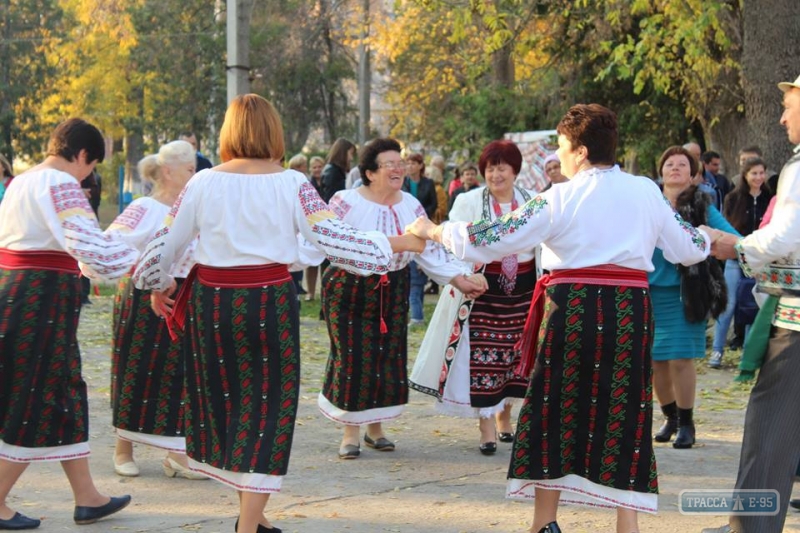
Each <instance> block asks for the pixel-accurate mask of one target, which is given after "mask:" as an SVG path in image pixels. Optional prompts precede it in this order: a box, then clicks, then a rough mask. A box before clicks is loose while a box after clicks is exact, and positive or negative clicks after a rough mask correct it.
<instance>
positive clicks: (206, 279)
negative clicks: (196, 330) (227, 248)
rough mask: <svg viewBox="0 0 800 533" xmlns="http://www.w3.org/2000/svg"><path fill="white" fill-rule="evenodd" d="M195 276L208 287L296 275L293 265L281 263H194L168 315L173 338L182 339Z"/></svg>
mask: <svg viewBox="0 0 800 533" xmlns="http://www.w3.org/2000/svg"><path fill="white" fill-rule="evenodd" d="M195 279H197V281H199V282H200V283H202V284H203V285H206V286H208V287H221V288H224V289H239V288H246V287H263V286H265V285H279V284H281V283H286V282H287V281H292V276H291V275H290V274H289V269H288V268H287V267H286V265H284V264H280V263H272V264H269V265H254V266H237V267H211V266H207V265H195V266H193V267H192V270H191V271H190V272H189V275H188V276H186V281H184V282H183V285H181V288H180V290H179V291H178V294H177V296H175V305H174V306H173V307H172V313H170V314H168V315H167V317H166V318H167V329H168V330H169V336H170V338H171V339H172V340H173V341H175V340H178V332H179V331H181V332H182V331H183V329H184V326H185V322H186V306H187V305H188V304H189V295H190V294H191V291H192V285H193V284H194V280H195Z"/></svg>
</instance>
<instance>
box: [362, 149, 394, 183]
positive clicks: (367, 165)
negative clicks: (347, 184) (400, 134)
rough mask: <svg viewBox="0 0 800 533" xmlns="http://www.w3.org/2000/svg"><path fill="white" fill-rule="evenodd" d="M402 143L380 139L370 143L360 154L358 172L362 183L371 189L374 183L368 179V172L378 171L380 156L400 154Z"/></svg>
mask: <svg viewBox="0 0 800 533" xmlns="http://www.w3.org/2000/svg"><path fill="white" fill-rule="evenodd" d="M400 150H401V148H400V143H399V142H397V141H395V140H394V139H389V138H378V139H373V140H371V141H369V142H368V143H367V144H365V145H364V148H362V149H361V152H359V154H358V171H359V172H360V173H361V181H362V182H363V183H364V185H366V186H367V187H369V184H370V183H372V182H371V181H370V179H369V178H368V177H367V171H370V172H377V171H378V156H379V155H381V154H382V153H384V152H398V153H399V152H400Z"/></svg>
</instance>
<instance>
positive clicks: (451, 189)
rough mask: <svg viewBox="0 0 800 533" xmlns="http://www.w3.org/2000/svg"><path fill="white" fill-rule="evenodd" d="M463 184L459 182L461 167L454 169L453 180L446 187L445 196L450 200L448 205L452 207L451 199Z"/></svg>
mask: <svg viewBox="0 0 800 533" xmlns="http://www.w3.org/2000/svg"><path fill="white" fill-rule="evenodd" d="M463 184H464V183H463V182H462V181H461V167H456V168H455V170H454V171H453V179H452V180H450V183H449V184H448V185H447V196H449V197H450V198H451V201H450V204H451V205H452V203H453V202H452V198H453V195H454V194H455V192H456V191H457V190H458V189H460V188H461V186H462V185H463Z"/></svg>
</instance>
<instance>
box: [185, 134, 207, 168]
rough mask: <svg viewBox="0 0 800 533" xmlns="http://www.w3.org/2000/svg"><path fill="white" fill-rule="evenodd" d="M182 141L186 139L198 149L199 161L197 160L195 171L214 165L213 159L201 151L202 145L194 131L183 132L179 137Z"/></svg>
mask: <svg viewBox="0 0 800 533" xmlns="http://www.w3.org/2000/svg"><path fill="white" fill-rule="evenodd" d="M178 139H179V140H181V141H186V142H187V143H189V144H191V145H192V147H193V148H194V149H195V150H196V151H197V161H196V162H195V172H200V171H201V170H205V169H207V168H211V167H213V166H214V165H213V164H211V161H210V160H209V159H208V158H207V157H206V156H204V155H203V154H202V153H201V152H200V147H199V144H198V142H197V137H196V136H195V134H194V132H192V131H184V132H183V133H181V135H180V137H178Z"/></svg>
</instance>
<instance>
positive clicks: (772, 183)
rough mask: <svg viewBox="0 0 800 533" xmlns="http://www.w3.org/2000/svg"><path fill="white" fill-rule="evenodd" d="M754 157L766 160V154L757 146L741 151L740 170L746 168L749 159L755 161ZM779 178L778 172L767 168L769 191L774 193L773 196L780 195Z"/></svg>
mask: <svg viewBox="0 0 800 533" xmlns="http://www.w3.org/2000/svg"><path fill="white" fill-rule="evenodd" d="M754 157H760V158H761V159H764V153H763V152H762V151H761V148H760V147H759V146H757V145H755V144H751V145H749V146H745V147H744V148H742V149H741V150H739V170H741V169H742V168H743V167H744V164H745V163H746V162H747V160H748V159H753V158H754ZM778 176H779V174H778V173H777V172H775V171H774V170H772V169H771V168H769V166H767V185H769V190H770V191H772V194H778Z"/></svg>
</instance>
